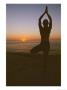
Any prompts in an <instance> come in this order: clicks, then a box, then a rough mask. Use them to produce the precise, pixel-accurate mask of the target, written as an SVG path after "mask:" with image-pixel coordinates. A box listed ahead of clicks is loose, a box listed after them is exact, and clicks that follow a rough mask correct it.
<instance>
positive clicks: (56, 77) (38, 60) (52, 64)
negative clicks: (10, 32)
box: [6, 52, 61, 86]
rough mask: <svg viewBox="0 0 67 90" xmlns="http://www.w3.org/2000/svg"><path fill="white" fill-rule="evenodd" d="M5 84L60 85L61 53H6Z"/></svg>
mask: <svg viewBox="0 0 67 90" xmlns="http://www.w3.org/2000/svg"><path fill="white" fill-rule="evenodd" d="M6 85H7V86H61V55H48V58H47V59H46V58H44V59H43V55H40V54H36V55H32V54H29V53H23V52H22V53H19V52H18V53H17V52H15V53H11V52H7V53H6Z"/></svg>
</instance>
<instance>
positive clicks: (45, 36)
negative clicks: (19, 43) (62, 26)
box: [31, 6, 52, 55]
mask: <svg viewBox="0 0 67 90" xmlns="http://www.w3.org/2000/svg"><path fill="white" fill-rule="evenodd" d="M45 14H46V15H47V16H48V19H49V22H48V20H47V19H44V20H43V26H42V24H41V19H42V18H43V16H44V15H45ZM38 25H39V30H40V35H41V43H40V44H39V45H37V46H35V47H34V48H32V50H31V53H33V54H34V53H37V52H39V51H43V53H44V55H48V52H49V49H50V44H49V35H50V32H51V29H52V18H51V16H50V15H49V14H48V7H47V6H46V9H45V12H44V13H43V14H42V15H41V16H40V18H39V23H38Z"/></svg>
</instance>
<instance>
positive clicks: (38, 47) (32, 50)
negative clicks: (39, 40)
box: [31, 44, 41, 54]
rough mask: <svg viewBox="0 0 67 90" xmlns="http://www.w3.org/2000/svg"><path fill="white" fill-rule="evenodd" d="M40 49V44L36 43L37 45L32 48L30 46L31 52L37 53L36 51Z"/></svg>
mask: <svg viewBox="0 0 67 90" xmlns="http://www.w3.org/2000/svg"><path fill="white" fill-rule="evenodd" d="M40 50H41V45H40V44H39V45H37V46H35V47H34V48H32V49H31V53H33V54H34V53H37V52H39V51H40Z"/></svg>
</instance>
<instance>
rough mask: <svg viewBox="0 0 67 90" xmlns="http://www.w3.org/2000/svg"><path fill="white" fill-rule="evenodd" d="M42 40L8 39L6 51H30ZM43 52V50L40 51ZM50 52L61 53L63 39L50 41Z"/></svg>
mask: <svg viewBox="0 0 67 90" xmlns="http://www.w3.org/2000/svg"><path fill="white" fill-rule="evenodd" d="M39 43H40V41H26V42H22V41H12V40H7V41H6V51H7V52H25V53H30V50H31V49H32V48H33V47H35V46H36V45H38V44H39ZM39 53H42V52H39ZM49 54H61V41H60V40H51V41H50V51H49Z"/></svg>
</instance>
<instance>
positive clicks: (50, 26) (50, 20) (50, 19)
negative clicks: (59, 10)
mask: <svg viewBox="0 0 67 90" xmlns="http://www.w3.org/2000/svg"><path fill="white" fill-rule="evenodd" d="M47 16H48V18H49V28H52V18H51V16H50V15H49V14H48V12H47Z"/></svg>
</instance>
